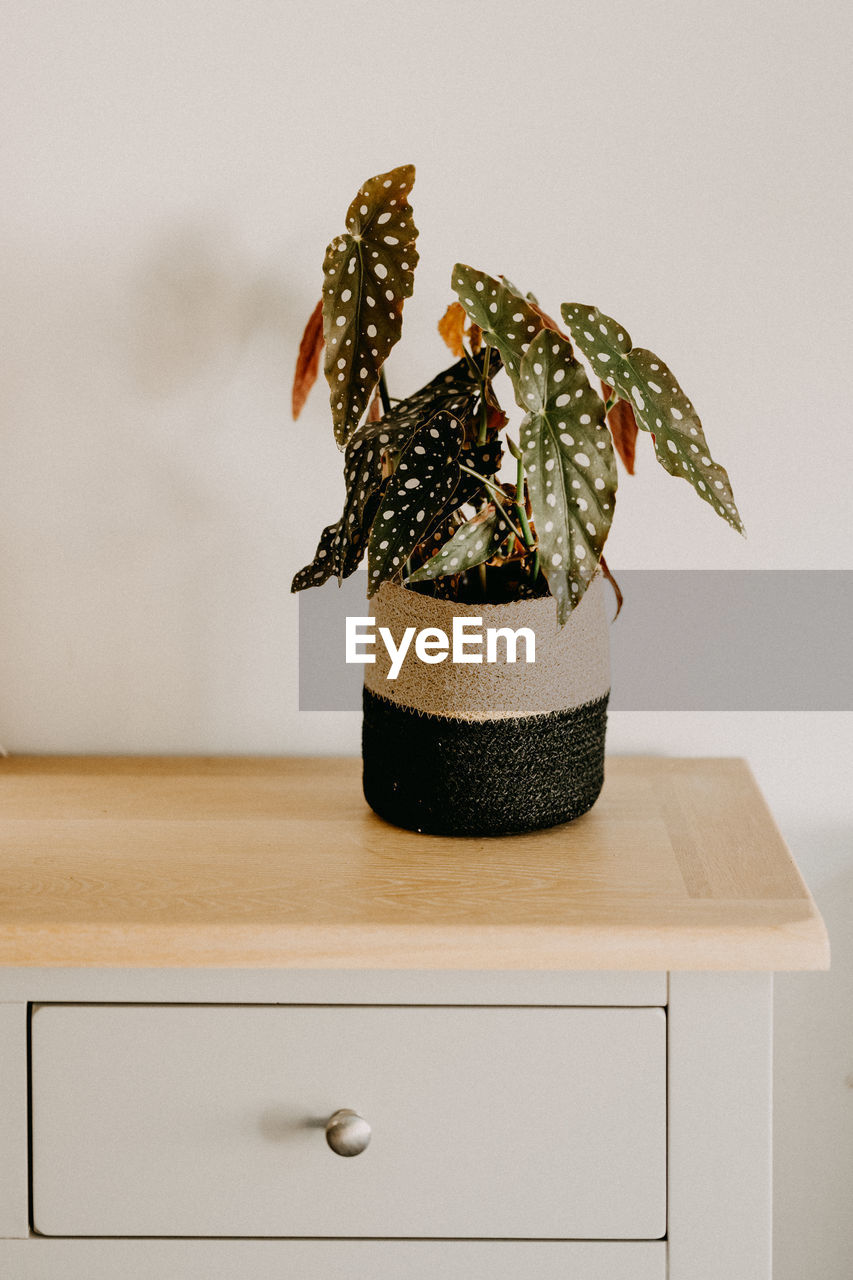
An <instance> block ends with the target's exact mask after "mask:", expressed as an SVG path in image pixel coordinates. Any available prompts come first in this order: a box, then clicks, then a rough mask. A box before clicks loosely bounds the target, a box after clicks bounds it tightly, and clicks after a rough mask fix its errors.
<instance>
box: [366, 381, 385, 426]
mask: <svg viewBox="0 0 853 1280" xmlns="http://www.w3.org/2000/svg"><path fill="white" fill-rule="evenodd" d="M381 417H382V397H381V396H380V394H379V389H378V387H377V389H376V391H374V393H373V399H372V400H371V402H370V408H369V409H368V410H367V421H368V422H378V421H379V419H380V418H381Z"/></svg>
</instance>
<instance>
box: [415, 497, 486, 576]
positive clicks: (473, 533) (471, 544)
mask: <svg viewBox="0 0 853 1280" xmlns="http://www.w3.org/2000/svg"><path fill="white" fill-rule="evenodd" d="M509 532H510V527H509V525H508V524H507V522H506V520H504V518H503V516H502V515H501V514H500V512H499V511H492V512H490V513H489V514H488V515H486V516H481V517H477V518H475V519H474V520H469V521H468V523H467V524H463V526H462V528H461V529H457V531H456V533H454V535H453V537H452V538H451V539H450V541H449V542H445V544H444V546H443V547H442V548H441V550H440V551H439V552H438V553H437V554H436V555H434V556H433V557H432V559H430V560H427V562H426V564H424V565H421V567H420V569H418V570H417V571H416V572H415V573H413V574H412V575H411V576H410V577H409V578H408V579H407V581H408V582H427V581H428V580H429V579H431V578H443V577H445V576H446V575H447V574H452V573H464V572H465V570H466V569H474V568H475V567H476V566H477V565H478V564H485V562H486V561H487V560H491V558H492V556H493V555H495V554H496V553H497V551H498V550H499V548H500V545H501V543H502V542H505V541H506V538H507V534H508V533H509Z"/></svg>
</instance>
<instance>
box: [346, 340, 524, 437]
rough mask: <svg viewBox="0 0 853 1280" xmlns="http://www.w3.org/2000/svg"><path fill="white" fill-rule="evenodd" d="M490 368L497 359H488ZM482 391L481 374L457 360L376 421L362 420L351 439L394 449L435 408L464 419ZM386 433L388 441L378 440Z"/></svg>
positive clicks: (462, 361)
mask: <svg viewBox="0 0 853 1280" xmlns="http://www.w3.org/2000/svg"><path fill="white" fill-rule="evenodd" d="M491 367H492V371H493V373H496V372H497V368H498V367H499V364H498V361H497V358H495V359H494V360H493V361H492V365H491ZM481 391H482V377H481V376H480V375H479V374H478V373H477V372H476V370H475V369H472V367H471V365H470V364H469V362H468V361H467V360H458V361H457V362H456V364H452V365H451V366H450V367H449V368H448V369H444V370H442V372H441V373H439V374H437V376H436V377H434V378H433V379H432V381H430V382H428V383H427V384H426V386H424V387H421V388H420V390H419V391H415V392H414V393H413V394H412V395H410V396H409V397H408V398H407V399H405V400H400V401H398V403H397V404H395V405H394V406H393V407H392V408H391V409H390V411H389V412H388V413H386V414H385V416H384V417H383V418H380V419H379V420H378V421H376V422H363V423H362V424H361V425H360V426H359V427H358V428H357V429H356V431H355V433H354V435H353V437H352V439H353V441H355V440H367V439H370V438H373V439H378V440H380V441H381V442H382V443H383V445H385V444H387V445H388V446H389V447H391V448H394V447H395V443H396V445H397V446H398V447H401V445H400V442H401V441H405V440H406V439H408V437H409V436H410V435H411V434H412V433H413V432H414V431H416V430H417V429H418V427H420V426H423V424H424V422H426V420H427V418H431V417H432V415H433V414H434V413H437V412H438V411H439V409H443V410H445V411H446V412H447V413H450V414H452V415H453V417H454V418H457V419H458V420H459V421H460V422H465V421H467V419H468V418H470V417H471V415H472V413H473V412H474V406H475V404H476V402H477V400H478V398H479V396H480V393H481ZM385 435H387V437H388V440H387V441H382V436H385Z"/></svg>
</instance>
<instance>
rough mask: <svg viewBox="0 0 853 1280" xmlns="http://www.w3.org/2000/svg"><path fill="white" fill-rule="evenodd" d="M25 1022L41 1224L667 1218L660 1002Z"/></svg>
mask: <svg viewBox="0 0 853 1280" xmlns="http://www.w3.org/2000/svg"><path fill="white" fill-rule="evenodd" d="M31 1036H32V1159H33V1165H32V1175H33V1214H34V1225H35V1228H36V1230H37V1231H39V1232H41V1233H43V1234H45V1235H54V1236H57V1235H58V1236H74V1235H78V1236H220V1237H222V1236H252V1237H272V1236H279V1237H284V1236H313V1237H334V1236H339V1237H358V1236H362V1237H384V1238H389V1237H399V1238H415V1237H433V1238H446V1239H454V1238H466V1237H468V1238H477V1239H490V1238H492V1239H501V1238H503V1239H542V1240H547V1239H579V1240H580V1239H598V1240H608V1239H609V1240H619V1239H625V1240H628V1239H634V1240H644V1239H645V1240H650V1239H656V1238H659V1237H661V1236H662V1235H663V1234H664V1233H665V1230H666V1019H665V1014H664V1012H663V1010H662V1009H652V1008H473V1007H468V1008H466V1007H458V1008H449V1007H420V1008H418V1007H377V1006H321V1007H318V1006H230V1005H224V1006H223V1005H219V1006H210V1005H208V1006H187V1005H150V1006H149V1005H42V1006H38V1007H36V1008H35V1010H34V1011H33V1017H32V1029H31ZM340 1108H352V1109H353V1110H356V1111H358V1112H359V1113H360V1114H361V1115H362V1116H364V1117H365V1119H366V1120H367V1121H368V1122H369V1124H370V1126H371V1130H372V1136H371V1140H370V1145H369V1146H368V1147H367V1149H366V1150H365V1151H364V1152H363V1153H362V1154H360V1155H358V1156H356V1157H354V1158H343V1157H341V1156H339V1155H337V1154H335V1153H334V1152H333V1151H332V1150H330V1148H329V1146H328V1145H327V1143H326V1140H325V1134H324V1127H325V1123H326V1120H327V1118H328V1117H329V1116H330V1115H331V1114H332V1113H333V1112H335V1111H337V1110H338V1109H340Z"/></svg>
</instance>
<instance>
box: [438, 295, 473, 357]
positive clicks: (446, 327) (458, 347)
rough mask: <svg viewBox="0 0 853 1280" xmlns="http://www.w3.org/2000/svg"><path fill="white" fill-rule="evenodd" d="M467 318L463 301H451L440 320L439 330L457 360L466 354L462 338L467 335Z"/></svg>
mask: <svg viewBox="0 0 853 1280" xmlns="http://www.w3.org/2000/svg"><path fill="white" fill-rule="evenodd" d="M466 319H467V317H466V315H465V308H464V307H463V306H462V303H461V302H451V304H450V306H449V307H448V308H447V310H446V311H445V313H444V315H443V316H442V317H441V319H440V320H439V322H438V332H439V333H440V334H441V336H442V338H443V339H444V342H445V343H446V345H447V346H448V347H449V348H450V350H451V351H452V352H453V354H454V355H455V356H456V359H457V360H461V359H462V357H463V356H464V354H465V348H464V346H463V345H462V339H463V337H464V336H465V321H466Z"/></svg>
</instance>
